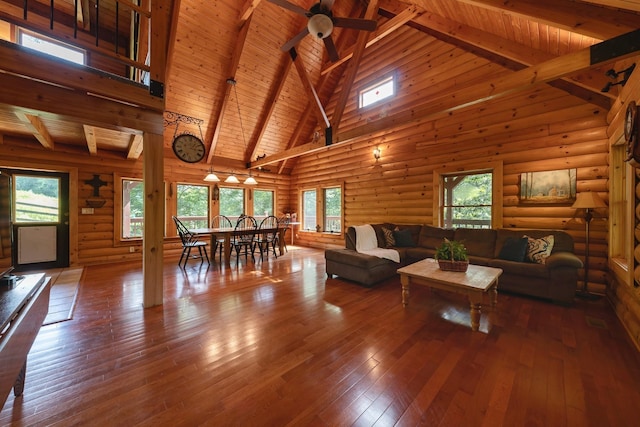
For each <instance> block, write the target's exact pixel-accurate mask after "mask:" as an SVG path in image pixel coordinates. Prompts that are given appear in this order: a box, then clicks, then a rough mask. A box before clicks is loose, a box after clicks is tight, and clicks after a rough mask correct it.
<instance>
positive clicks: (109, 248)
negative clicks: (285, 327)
mask: <svg viewBox="0 0 640 427" xmlns="http://www.w3.org/2000/svg"><path fill="white" fill-rule="evenodd" d="M3 140H4V143H3V144H0V166H4V167H11V168H18V169H40V170H50V171H63V172H64V171H71V170H73V171H74V172H75V174H73V176H76V177H77V179H76V181H75V182H70V188H71V195H70V196H71V198H75V204H74V203H71V205H72V206H76V209H75V211H72V212H70V221H71V226H70V229H71V230H72V231H71V236H70V260H71V264H72V265H87V264H98V263H107V262H115V261H121V260H131V259H136V260H138V259H140V260H141V259H142V241H141V240H140V239H136V240H131V241H120V239H119V229H117V226H116V219H115V217H114V215H117V214H119V212H118V209H117V206H118V205H119V204H118V202H117V201H116V200H117V198H118V197H120V194H116V193H115V192H114V180H115V179H117V177H127V178H139V179H142V173H143V171H142V166H143V157H140V158H139V159H138V160H135V161H134V160H125V159H123V158H122V155H121V154H110V153H109V152H107V151H106V150H99V156H88V155H87V154H86V152H84V151H83V150H80V149H74V148H73V147H70V146H67V147H63V146H62V145H59V146H57V147H56V150H55V151H50V150H45V149H44V148H42V147H41V146H40V144H39V143H38V142H37V141H35V140H33V141H26V140H24V139H18V138H15V137H11V136H8V135H4V136H3ZM164 158H165V167H164V180H165V187H166V188H167V194H166V203H165V206H166V208H165V209H166V215H165V221H166V223H165V229H166V236H167V237H166V238H165V240H164V254H165V257H166V258H167V259H175V260H176V262H177V259H178V258H179V256H180V251H181V248H182V246H181V243H180V240H179V239H178V237H177V236H176V231H175V225H174V224H173V222H172V220H171V215H173V213H172V212H175V206H176V201H175V195H174V194H175V192H172V191H171V190H170V189H171V188H173V189H175V185H176V183H181V184H184V183H187V184H194V185H202V184H205V183H204V182H203V181H202V179H203V178H204V176H205V174H206V171H207V167H206V166H205V165H204V164H195V165H192V164H185V163H183V162H180V161H178V160H176V159H175V156H174V155H173V153H172V152H171V149H170V148H166V147H165V153H164ZM217 169H218V168H217ZM219 169H220V170H221V171H224V168H219ZM94 174H97V175H99V176H100V179H101V180H102V181H105V182H106V183H107V185H106V186H103V187H101V188H100V198H102V199H105V200H106V203H105V204H104V206H102V207H99V208H95V209H94V213H93V214H91V215H88V214H84V215H83V214H82V208H85V207H87V204H86V201H87V200H88V199H94V198H95V197H93V187H92V186H90V185H88V184H85V181H87V180H91V179H92V178H93V176H94ZM71 179H72V180H73V177H72V178H71ZM257 180H258V182H259V185H258V187H257V188H260V189H268V190H275V191H276V210H278V209H282V207H285V206H288V204H289V200H288V197H289V194H290V189H289V178H288V177H286V176H278V175H274V174H267V173H264V172H261V173H260V174H259V176H257ZM218 185H220V184H218ZM211 187H213V185H211ZM239 187H241V188H246V187H244V186H241V185H240V186H239ZM74 189H75V192H74ZM211 203H212V205H211V216H213V215H215V214H217V212H218V205H217V203H214V202H211ZM74 230H77V231H74ZM130 248H133V250H134V252H133V253H132V252H130Z"/></svg>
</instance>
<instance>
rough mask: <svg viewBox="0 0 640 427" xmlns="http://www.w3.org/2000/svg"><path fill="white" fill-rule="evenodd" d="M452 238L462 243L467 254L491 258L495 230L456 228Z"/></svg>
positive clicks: (494, 241)
mask: <svg viewBox="0 0 640 427" xmlns="http://www.w3.org/2000/svg"><path fill="white" fill-rule="evenodd" d="M453 238H454V239H455V240H457V241H459V242H462V243H464V246H465V247H466V248H467V255H475V256H480V257H485V258H491V257H492V256H493V253H494V246H495V243H496V230H492V229H489V228H483V229H478V228H456V231H455V233H454V235H453Z"/></svg>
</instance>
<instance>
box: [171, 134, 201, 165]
mask: <svg viewBox="0 0 640 427" xmlns="http://www.w3.org/2000/svg"><path fill="white" fill-rule="evenodd" d="M205 151H206V150H205V148H204V143H203V142H202V140H201V139H200V138H198V137H197V136H195V135H191V134H190V133H183V134H181V135H178V136H176V137H175V138H173V152H174V153H175V155H176V156H177V157H178V158H179V159H180V160H182V161H183V162H187V163H197V162H199V161H200V160H202V159H204V154H205Z"/></svg>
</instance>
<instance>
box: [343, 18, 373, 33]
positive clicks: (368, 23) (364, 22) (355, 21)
mask: <svg viewBox="0 0 640 427" xmlns="http://www.w3.org/2000/svg"><path fill="white" fill-rule="evenodd" d="M333 25H335V26H336V27H343V28H353V29H355V30H365V31H374V30H375V29H376V28H377V26H378V21H374V20H372V19H359V18H338V17H337V16H334V17H333Z"/></svg>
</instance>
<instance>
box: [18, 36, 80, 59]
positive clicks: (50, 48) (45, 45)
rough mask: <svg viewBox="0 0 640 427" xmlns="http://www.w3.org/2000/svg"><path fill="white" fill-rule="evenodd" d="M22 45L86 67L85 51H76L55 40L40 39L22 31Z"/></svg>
mask: <svg viewBox="0 0 640 427" xmlns="http://www.w3.org/2000/svg"><path fill="white" fill-rule="evenodd" d="M20 44H21V45H22V46H24V47H28V48H30V49H34V50H37V51H38V52H42V53H46V54H48V55H52V56H55V57H56V58H60V59H64V60H66V61H71V62H74V63H76V64H80V65H84V63H85V61H84V59H85V54H84V51H83V50H81V49H76V48H74V47H71V46H68V45H65V44H63V43H60V42H57V41H55V40H51V39H46V38H43V37H38V36H36V35H33V34H29V33H26V32H24V31H21V32H20Z"/></svg>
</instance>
